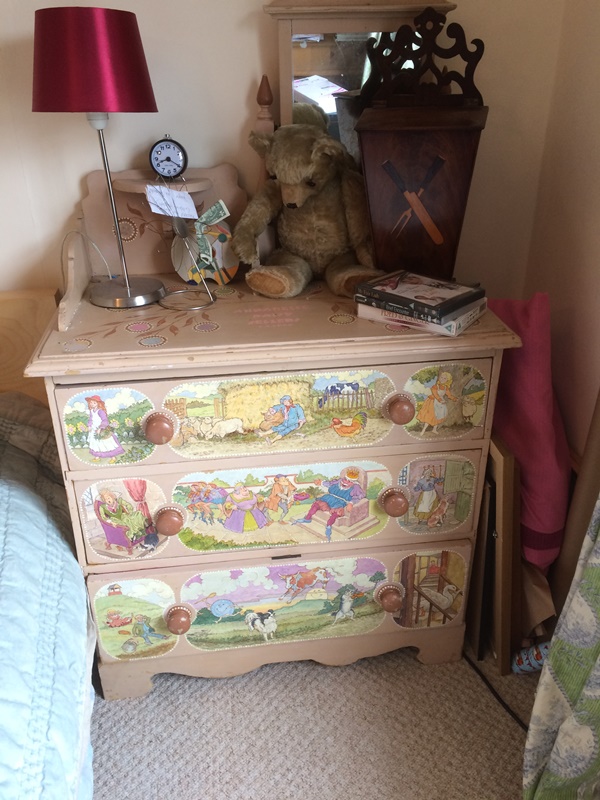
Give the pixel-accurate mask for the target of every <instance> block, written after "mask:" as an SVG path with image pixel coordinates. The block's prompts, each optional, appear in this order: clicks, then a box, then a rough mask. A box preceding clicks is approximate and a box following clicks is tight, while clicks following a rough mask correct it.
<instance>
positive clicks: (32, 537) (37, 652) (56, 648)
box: [0, 292, 95, 800]
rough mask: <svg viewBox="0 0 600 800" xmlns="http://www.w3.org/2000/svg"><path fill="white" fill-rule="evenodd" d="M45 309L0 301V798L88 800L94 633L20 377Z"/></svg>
mask: <svg viewBox="0 0 600 800" xmlns="http://www.w3.org/2000/svg"><path fill="white" fill-rule="evenodd" d="M49 299H50V300H51V298H49V296H48V294H46V293H43V292H42V293H36V292H28V293H13V292H11V293H0V355H1V356H2V361H3V370H2V376H1V379H0V797H2V800H71V799H72V800H88V798H90V800H91V798H92V793H93V791H92V751H91V746H90V717H91V712H92V707H93V698H94V691H93V688H92V681H91V675H92V665H93V658H94V649H95V635H94V630H93V626H92V624H91V618H90V615H89V610H88V607H87V600H86V591H85V584H84V580H83V575H82V572H81V569H80V567H79V565H78V563H77V561H76V559H75V556H74V549H73V541H72V530H71V526H70V522H69V513H68V506H67V499H66V494H65V490H64V486H63V480H62V472H61V469H60V464H59V461H58V455H57V448H56V442H55V440H54V435H53V432H52V424H51V419H50V412H49V410H48V408H47V407H46V406H45V405H44V403H43V396H44V395H43V385H41V386H40V385H39V384H37V385H36V384H35V382H32V383H31V385H30V386H29V385H28V384H27V383H26V382H25V379H23V378H22V377H21V376H22V366H23V365H24V364H25V362H26V360H27V357H28V356H29V355H30V354H31V351H32V350H33V347H34V345H35V341H36V339H37V336H38V335H39V328H40V327H41V326H43V324H44V323H45V321H46V320H47V318H48V316H49V315H50V313H51V311H52V305H53V304H52V303H51V302H48V301H49ZM25 308H26V309H27V310H28V312H26V311H25ZM21 325H22V326H23V330H22V331H21V332H19V327H20V326H21ZM13 389H17V391H13ZM23 390H24V391H23ZM25 392H28V393H25Z"/></svg>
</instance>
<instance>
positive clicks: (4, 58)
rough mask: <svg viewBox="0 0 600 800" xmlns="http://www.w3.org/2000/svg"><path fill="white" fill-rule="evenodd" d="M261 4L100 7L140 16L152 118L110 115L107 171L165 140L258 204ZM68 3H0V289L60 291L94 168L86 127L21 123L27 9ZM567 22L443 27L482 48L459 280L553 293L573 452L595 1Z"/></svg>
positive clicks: (533, 6)
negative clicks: (230, 178) (70, 237)
mask: <svg viewBox="0 0 600 800" xmlns="http://www.w3.org/2000/svg"><path fill="white" fill-rule="evenodd" d="M263 2H264V0H243V2H242V1H241V0H202V1H201V2H200V1H199V0H178V2H177V3H174V4H172V5H171V6H170V7H169V9H168V13H167V12H166V11H165V5H164V3H162V2H159V0H145V2H144V3H143V4H142V3H139V2H137V3H136V2H134V1H133V0H122V1H121V2H114V3H113V2H107V3H105V5H107V6H111V7H115V8H122V9H127V10H131V11H135V12H136V13H137V16H138V22H139V25H140V30H141V34H142V40H143V42H144V46H145V50H146V56H147V59H148V64H149V68H150V72H151V76H152V80H153V84H154V89H155V94H156V99H157V103H158V107H159V113H158V114H142V115H135V114H130V115H118V114H117V115H113V117H112V118H111V120H110V123H109V127H108V128H107V131H106V140H107V146H108V152H109V158H110V162H111V168H112V169H113V171H118V170H120V169H125V168H129V167H142V166H145V165H146V159H147V151H148V148H149V146H150V145H151V143H152V142H153V141H155V140H156V139H158V138H160V137H161V136H162V135H163V134H164V133H166V132H169V133H170V134H171V135H172V136H173V137H174V138H177V139H179V140H181V141H182V142H183V143H184V144H185V146H186V147H187V149H188V152H189V156H190V163H191V165H193V166H210V165H213V164H216V163H219V162H220V161H231V162H232V163H234V164H235V165H236V166H237V167H238V169H239V172H240V182H241V184H242V185H243V186H244V188H246V189H248V190H249V191H252V190H253V188H254V186H255V184H256V180H257V177H258V166H259V165H258V163H257V157H256V155H255V153H254V152H253V151H252V150H251V149H250V147H249V146H248V145H247V143H246V138H247V133H248V130H249V128H250V126H251V124H252V121H253V119H254V117H255V114H256V107H255V103H254V98H255V95H256V89H257V86H258V82H259V80H260V77H261V75H262V73H263V72H266V73H267V74H269V76H270V77H271V79H272V85H273V88H274V89H276V85H275V84H276V75H277V66H276V65H277V38H276V24H275V22H274V21H273V20H272V19H271V18H270V17H269V15H267V14H265V13H264V12H263V10H262V6H263ZM62 4H63V3H61V2H54V3H52V2H48V1H46V2H38V3H36V2H34V1H33V0H19V2H17V0H2V10H3V15H2V28H1V30H0V126H1V129H2V131H3V142H4V144H5V147H6V146H7V145H6V143H7V142H10V143H11V144H10V145H9V151H8V155H5V157H4V159H3V162H2V187H3V191H2V192H1V193H0V235H1V241H2V243H3V244H2V249H1V252H0V290H8V289H26V288H31V287H35V286H43V287H50V288H53V287H56V286H58V285H60V283H61V267H60V261H61V242H62V240H63V237H64V235H65V233H66V232H67V231H68V230H70V229H72V227H73V225H74V214H75V211H76V207H77V203H78V201H79V199H80V197H81V195H82V192H83V185H82V178H83V176H84V175H85V174H86V173H87V172H89V171H90V170H93V169H98V168H100V153H99V148H98V143H97V139H96V134H95V133H94V132H93V131H92V130H91V128H90V127H89V126H88V124H87V122H86V120H85V118H84V117H83V115H67V114H33V113H32V112H31V110H30V109H31V77H32V45H33V21H34V11H35V8H36V7H42V6H46V5H62ZM79 4H80V5H96V4H97V2H90V1H89V0H79ZM565 9H566V2H565V0H554V2H552V3H548V2H542V0H528V2H526V3H523V2H522V0H503V2H501V3H493V4H482V3H481V0H458V7H457V9H456V10H455V11H453V12H452V14H451V15H450V17H449V19H450V20H455V21H456V22H459V23H460V24H461V25H462V26H463V28H464V30H465V32H466V34H467V38H468V39H469V40H470V39H473V38H481V39H482V40H483V41H484V43H485V53H484V56H483V59H482V61H481V64H480V66H479V67H478V70H477V73H476V83H477V85H478V87H479V89H480V91H481V92H482V95H483V98H484V101H485V103H486V104H487V105H488V106H489V109H490V112H489V116H488V121H487V125H486V128H485V130H484V131H483V133H482V137H481V144H480V148H479V155H478V160H477V164H476V168H475V175H474V178H473V183H472V187H471V194H470V199H469V204H468V207H467V213H466V218H465V224H464V227H463V234H462V239H461V245H460V248H459V252H458V257H457V265H456V276H457V278H458V279H459V280H479V281H481V282H482V283H483V284H484V286H485V287H486V289H487V291H488V294H489V295H490V296H496V297H500V296H501V297H515V298H516V297H523V296H525V297H526V296H529V295H530V294H531V293H532V292H533V291H535V290H538V289H543V290H547V291H549V292H550V295H551V299H552V307H553V327H554V341H553V346H554V352H555V362H556V375H557V376H558V380H557V383H558V387H557V388H558V390H559V396H560V401H561V405H562V407H563V414H564V416H565V417H566V421H567V426H568V431H569V435H570V439H571V443H572V445H573V447H574V449H575V451H576V452H581V450H582V448H583V443H584V441H585V433H586V431H587V426H588V424H589V418H590V415H591V409H592V407H593V398H595V393H596V391H597V387H598V374H599V370H598V357H599V355H598V354H599V352H600V348H598V346H597V345H596V344H595V343H596V342H597V340H598V337H597V334H596V332H595V330H594V328H593V327H592V322H591V320H592V319H593V311H594V310H595V308H594V303H596V307H597V300H598V289H599V284H600V271H599V270H598V269H597V267H596V264H597V261H598V253H599V250H600V241H599V236H600V235H599V234H598V233H597V225H596V224H595V220H596V219H597V218H598V213H597V212H598V207H599V205H600V188H599V187H598V185H597V181H595V175H596V174H597V173H598V169H597V168H598V160H599V159H600V154H599V148H600V144H599V142H598V138H597V136H596V135H595V131H596V130H597V128H598V122H599V120H598V117H599V116H600V110H595V109H594V106H593V102H592V101H591V100H589V99H588V98H593V97H594V96H595V90H596V88H597V86H598V85H599V83H598V78H599V77H600V76H599V70H600V62H599V61H598V59H597V54H596V44H595V43H596V42H597V40H598V33H599V29H600V10H599V9H598V7H597V3H596V2H595V0H571V2H570V3H569V13H568V16H566V17H565V19H564V20H563V14H564V12H565ZM561 36H562V38H561ZM573 43H576V44H575V45H574V44H573ZM565 266H567V270H565ZM566 275H568V277H569V280H568V281H566V279H565V276H566ZM574 278H575V279H576V280H573V279H574ZM579 310H581V311H582V313H578V312H579ZM563 376H565V377H566V380H563Z"/></svg>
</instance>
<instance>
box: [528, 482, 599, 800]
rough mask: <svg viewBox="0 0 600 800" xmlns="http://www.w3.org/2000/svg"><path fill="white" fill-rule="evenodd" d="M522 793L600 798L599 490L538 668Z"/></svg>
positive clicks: (552, 798) (540, 797) (545, 799)
mask: <svg viewBox="0 0 600 800" xmlns="http://www.w3.org/2000/svg"><path fill="white" fill-rule="evenodd" d="M523 797H524V798H525V800H571V798H572V800H592V799H593V798H600V497H598V500H597V502H596V506H595V509H594V512H593V514H592V519H591V521H590V524H589V526H588V529H587V534H586V536H585V539H584V542H583V546H582V549H581V554H580V556H579V561H578V564H577V569H576V571H575V576H574V578H573V583H572V585H571V588H570V591H569V595H568V597H567V600H566V603H565V606H564V608H563V611H562V614H561V616H560V619H559V621H558V625H557V627H556V630H555V632H554V636H553V638H552V642H551V644H550V650H549V652H548V657H547V660H546V662H545V664H544V667H543V669H542V673H541V675H540V681H539V684H538V688H537V693H536V697H535V702H534V706H533V712H532V716H531V723H530V726H529V731H528V734H527V741H526V744H525V761H524V773H523Z"/></svg>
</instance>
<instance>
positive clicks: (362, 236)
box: [232, 123, 382, 298]
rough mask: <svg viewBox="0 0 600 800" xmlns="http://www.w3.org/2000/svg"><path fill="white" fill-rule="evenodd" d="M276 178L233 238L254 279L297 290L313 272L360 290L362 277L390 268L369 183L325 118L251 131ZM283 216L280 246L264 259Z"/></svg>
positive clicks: (259, 286)
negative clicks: (379, 257)
mask: <svg viewBox="0 0 600 800" xmlns="http://www.w3.org/2000/svg"><path fill="white" fill-rule="evenodd" d="M250 144H251V146H252V147H253V148H254V149H255V150H256V152H257V153H259V155H261V156H263V157H264V159H265V166H266V169H267V172H268V174H269V175H270V176H271V179H270V180H268V181H267V182H266V184H265V186H264V187H263V188H262V189H261V190H260V191H259V192H258V193H257V194H256V195H255V196H254V197H253V198H252V200H250V202H249V204H248V206H247V208H246V210H245V211H244V213H243V214H242V216H241V218H240V221H239V222H238V224H237V225H236V227H235V230H234V233H233V239H232V247H233V249H234V252H235V253H236V255H237V256H238V257H239V259H240V260H241V261H243V262H244V263H246V264H250V265H251V266H252V269H251V270H250V271H249V272H248V273H247V275H246V282H247V283H248V285H249V286H250V288H251V289H252V290H253V291H255V292H257V293H258V294H261V295H265V296H266V297H275V298H278V297H294V296H295V295H297V294H300V292H302V290H303V289H305V288H306V286H307V285H308V283H309V282H310V281H311V280H312V279H313V278H324V279H325V280H326V281H327V284H328V286H329V288H330V289H331V290H332V291H333V292H334V293H335V294H337V295H341V296H346V297H352V295H353V294H354V288H355V286H356V284H357V283H359V282H360V281H362V280H368V279H370V278H374V277H375V276H377V275H380V274H382V273H381V272H380V271H378V270H376V269H375V268H374V266H373V254H372V253H373V251H372V243H371V234H370V229H369V217H368V209H367V201H366V195H365V188H364V183H363V179H362V176H361V174H360V173H359V172H358V170H357V169H356V167H355V164H354V161H353V160H352V158H351V156H350V155H349V153H348V151H347V150H346V148H345V147H344V145H343V144H341V142H339V141H337V140H336V139H333V138H332V137H331V136H329V135H328V134H327V133H326V131H325V130H324V129H323V128H321V127H319V126H317V125H306V124H296V123H294V124H291V125H283V126H281V127H280V128H278V129H277V130H276V131H275V133H273V134H259V133H251V134H250ZM270 222H276V229H277V237H278V248H277V249H276V250H275V251H274V252H273V253H271V255H270V256H269V257H268V259H267V262H266V264H259V263H258V256H257V243H256V240H257V237H258V235H259V234H260V233H262V231H263V230H264V229H265V228H266V226H267V225H268V224H269V223H270Z"/></svg>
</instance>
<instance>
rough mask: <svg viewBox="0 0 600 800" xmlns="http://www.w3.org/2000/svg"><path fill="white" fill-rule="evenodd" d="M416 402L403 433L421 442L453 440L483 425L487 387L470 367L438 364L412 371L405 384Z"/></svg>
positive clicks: (482, 379) (477, 373)
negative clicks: (414, 411)
mask: <svg viewBox="0 0 600 800" xmlns="http://www.w3.org/2000/svg"><path fill="white" fill-rule="evenodd" d="M404 388H405V389H406V391H408V392H410V393H411V394H412V395H413V396H414V398H415V401H416V414H415V416H414V418H413V419H412V420H411V421H410V422H409V423H408V424H407V425H405V430H406V431H407V432H408V433H410V434H412V435H414V436H418V437H419V438H420V439H423V440H425V441H426V440H428V439H454V438H459V437H461V436H465V435H466V434H467V433H469V432H470V431H471V430H472V429H473V428H475V427H477V426H479V425H482V424H483V420H484V418H485V407H486V401H487V387H486V383H485V380H484V377H483V375H482V374H481V373H480V372H479V370H477V369H475V367H473V366H471V365H470V364H441V365H432V366H430V367H424V368H423V369H420V370H419V371H418V372H415V373H414V374H413V375H412V376H411V377H410V378H409V380H408V381H407V382H406V384H405V385H404Z"/></svg>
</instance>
